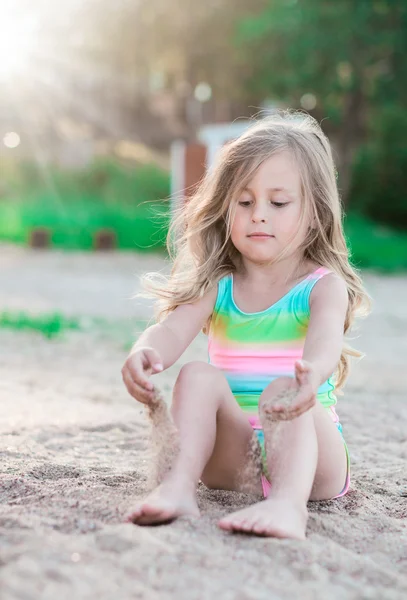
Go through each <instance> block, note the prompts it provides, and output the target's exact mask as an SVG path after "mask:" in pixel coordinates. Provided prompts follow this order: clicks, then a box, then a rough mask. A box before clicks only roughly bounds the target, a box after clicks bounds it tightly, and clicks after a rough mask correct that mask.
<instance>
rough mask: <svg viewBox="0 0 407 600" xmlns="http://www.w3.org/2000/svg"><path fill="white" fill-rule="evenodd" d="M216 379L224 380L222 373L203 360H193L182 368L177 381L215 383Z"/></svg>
mask: <svg viewBox="0 0 407 600" xmlns="http://www.w3.org/2000/svg"><path fill="white" fill-rule="evenodd" d="M215 378H216V379H218V378H219V379H221V378H222V374H221V372H220V371H219V370H218V369H217V368H216V367H214V366H213V365H210V364H209V363H206V362H203V361H202V360H193V361H191V362H189V363H186V364H185V365H184V366H183V367H182V368H181V370H180V372H179V375H178V379H177V381H182V380H191V379H192V380H194V382H196V381H197V380H198V381H200V382H208V383H213V381H214V379H215Z"/></svg>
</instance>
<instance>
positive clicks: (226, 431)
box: [130, 361, 261, 525]
mask: <svg viewBox="0 0 407 600" xmlns="http://www.w3.org/2000/svg"><path fill="white" fill-rule="evenodd" d="M172 415H173V419H174V422H175V425H176V426H177V429H178V431H179V453H178V456H177V457H176V458H175V460H174V464H173V466H172V468H171V470H170V471H169V472H168V473H167V474H166V476H165V477H164V479H163V481H162V483H161V484H160V485H159V486H158V487H157V488H156V489H155V490H154V491H153V492H152V493H151V494H150V495H149V496H148V497H147V499H146V500H145V501H144V502H142V503H141V504H140V505H139V506H138V507H136V509H135V510H134V511H133V513H132V515H131V517H130V520H132V521H133V522H134V523H138V524H143V525H144V524H152V523H160V522H164V521H169V520H171V519H174V518H176V517H178V516H181V515H186V514H190V515H196V516H199V510H198V506H197V503H196V487H197V484H198V482H199V480H200V479H202V481H203V482H204V483H205V484H206V485H208V487H214V488H222V489H229V490H238V489H239V479H240V477H239V476H240V474H241V472H242V469H243V468H244V467H245V466H246V464H247V460H248V450H249V446H250V441H251V439H252V435H253V430H252V428H251V425H250V424H249V421H248V419H247V417H246V416H245V414H244V413H243V412H242V410H241V409H240V407H239V406H238V404H237V402H236V400H235V398H234V397H233V395H232V393H231V390H230V387H229V385H228V382H227V380H226V378H225V377H224V376H223V374H222V373H221V372H220V371H219V370H218V369H216V368H215V367H213V366H212V365H209V364H207V363H203V362H198V361H196V362H191V363H188V364H187V365H185V366H184V367H183V368H182V369H181V371H180V374H179V376H178V379H177V381H176V384H175V387H174V394H173V402H172ZM253 491H254V490H253ZM255 491H256V492H258V493H261V486H260V481H258V482H257V488H256V490H255Z"/></svg>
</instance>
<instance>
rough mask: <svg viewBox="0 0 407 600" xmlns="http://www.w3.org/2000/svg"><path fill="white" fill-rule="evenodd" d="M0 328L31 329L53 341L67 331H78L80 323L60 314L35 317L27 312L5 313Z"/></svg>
mask: <svg viewBox="0 0 407 600" xmlns="http://www.w3.org/2000/svg"><path fill="white" fill-rule="evenodd" d="M0 327H5V328H7V329H14V330H17V331H23V330H27V329H29V330H32V331H37V332H39V333H41V334H42V335H44V336H45V337H47V338H49V339H51V338H55V337H56V336H59V335H60V334H61V333H63V332H64V331H66V330H72V329H73V330H76V331H78V330H79V329H80V323H79V321H78V320H77V319H69V318H67V317H64V316H63V315H60V314H58V313H53V314H43V315H36V316H34V315H30V314H28V313H25V312H8V311H5V312H2V313H0Z"/></svg>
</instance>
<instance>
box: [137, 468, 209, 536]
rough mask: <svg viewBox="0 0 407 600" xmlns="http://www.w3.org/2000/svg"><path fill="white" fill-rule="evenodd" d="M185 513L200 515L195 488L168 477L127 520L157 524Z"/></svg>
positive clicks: (138, 523) (143, 523)
mask: <svg viewBox="0 0 407 600" xmlns="http://www.w3.org/2000/svg"><path fill="white" fill-rule="evenodd" d="M185 515H190V516H193V517H199V509H198V505H197V503H196V498H195V488H194V487H192V488H191V486H190V485H186V484H185V483H182V482H179V481H177V480H175V479H171V478H168V479H167V481H163V483H161V484H160V485H159V486H158V487H157V488H156V489H155V490H154V491H153V492H152V493H151V494H149V496H147V498H146V499H145V500H144V501H143V502H141V503H140V504H139V505H138V506H137V507H136V509H135V510H134V511H133V512H132V513H131V514H130V515H129V516H128V518H127V521H129V522H131V523H136V524H137V525H157V524H159V523H168V522H169V521H173V520H174V519H176V518H177V517H182V516H185Z"/></svg>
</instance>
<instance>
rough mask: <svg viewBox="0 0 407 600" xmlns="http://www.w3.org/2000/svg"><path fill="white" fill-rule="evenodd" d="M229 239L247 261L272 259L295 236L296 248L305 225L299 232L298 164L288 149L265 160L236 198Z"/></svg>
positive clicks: (262, 261) (299, 192)
mask: <svg viewBox="0 0 407 600" xmlns="http://www.w3.org/2000/svg"><path fill="white" fill-rule="evenodd" d="M236 201H237V206H236V212H235V217H234V220H233V223H232V229H231V239H232V242H233V244H234V246H235V247H236V249H237V250H238V251H239V252H240V254H242V256H243V257H244V258H246V259H247V260H248V261H250V262H253V263H256V264H262V263H266V262H269V261H273V260H274V259H275V258H276V257H277V256H278V255H279V254H280V252H281V251H282V250H284V248H286V247H287V245H288V244H289V243H290V242H291V241H292V240H293V238H294V237H295V236H296V234H297V237H296V241H295V246H293V251H295V250H296V249H297V248H298V246H299V245H300V244H301V242H302V241H303V240H304V238H305V235H306V232H307V229H308V226H307V224H306V223H305V224H304V225H303V226H302V227H301V229H300V231H298V227H299V224H300V221H301V207H302V200H301V180H300V173H299V170H298V167H297V166H296V164H295V162H294V160H293V158H292V157H291V155H290V154H289V153H288V152H281V153H279V154H275V155H273V156H272V157H270V158H268V159H267V160H265V161H264V162H263V163H262V164H261V165H260V167H259V168H258V170H257V171H256V173H255V175H254V177H253V178H252V179H251V181H250V182H249V184H248V185H247V187H246V188H245V189H244V190H243V191H242V192H241V194H240V195H239V196H238V198H237V200H236Z"/></svg>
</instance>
